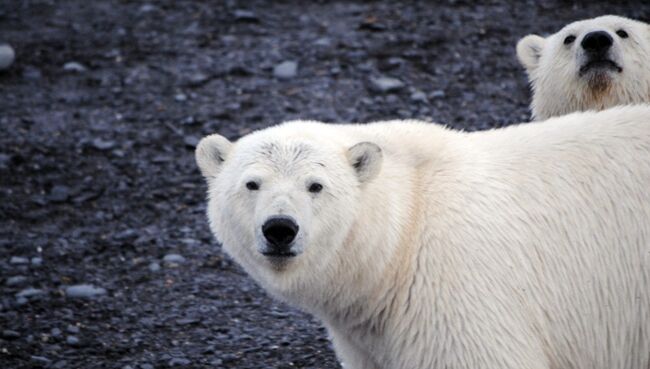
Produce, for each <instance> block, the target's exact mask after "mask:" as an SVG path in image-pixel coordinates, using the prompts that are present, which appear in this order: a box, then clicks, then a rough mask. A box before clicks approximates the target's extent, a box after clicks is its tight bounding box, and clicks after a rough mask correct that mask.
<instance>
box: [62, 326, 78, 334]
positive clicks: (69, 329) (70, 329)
mask: <svg viewBox="0 0 650 369" xmlns="http://www.w3.org/2000/svg"><path fill="white" fill-rule="evenodd" d="M65 330H66V331H67V332H68V333H72V334H77V333H79V331H80V330H79V327H77V326H76V325H72V324H68V326H67V327H66V328H65Z"/></svg>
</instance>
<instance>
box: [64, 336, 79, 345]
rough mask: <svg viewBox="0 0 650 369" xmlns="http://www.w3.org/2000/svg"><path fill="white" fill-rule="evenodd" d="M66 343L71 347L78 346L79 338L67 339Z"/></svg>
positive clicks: (70, 337)
mask: <svg viewBox="0 0 650 369" xmlns="http://www.w3.org/2000/svg"><path fill="white" fill-rule="evenodd" d="M65 342H66V343H67V344H68V345H70V346H77V345H78V344H79V338H77V337H75V336H68V338H66V339H65Z"/></svg>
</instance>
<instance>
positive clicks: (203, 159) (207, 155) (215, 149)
mask: <svg viewBox="0 0 650 369" xmlns="http://www.w3.org/2000/svg"><path fill="white" fill-rule="evenodd" d="M231 148H232V142H230V141H228V139H227V138H225V137H223V136H220V135H217V134H215V135H210V136H207V137H204V138H203V139H202V140H201V141H200V142H199V144H198V145H197V146H196V153H195V154H196V163H197V164H198V165H199V169H201V174H203V176H204V177H206V178H208V177H214V176H216V175H217V173H219V169H220V168H221V165H222V164H223V162H224V161H225V160H226V157H227V156H228V153H229V152H230V149H231Z"/></svg>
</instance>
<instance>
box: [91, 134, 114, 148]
mask: <svg viewBox="0 0 650 369" xmlns="http://www.w3.org/2000/svg"><path fill="white" fill-rule="evenodd" d="M91 144H92V146H93V147H94V148H95V149H97V150H100V151H106V150H110V149H112V148H114V147H115V145H116V143H115V141H111V140H104V139H101V138H99V137H98V138H95V139H93V140H92V142H91Z"/></svg>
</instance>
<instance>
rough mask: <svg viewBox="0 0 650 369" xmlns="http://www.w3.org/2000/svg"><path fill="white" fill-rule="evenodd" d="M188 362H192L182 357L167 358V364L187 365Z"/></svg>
mask: <svg viewBox="0 0 650 369" xmlns="http://www.w3.org/2000/svg"><path fill="white" fill-rule="evenodd" d="M190 363H192V362H191V361H189V360H188V359H186V358H184V357H175V358H172V359H171V360H169V366H187V365H190Z"/></svg>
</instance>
